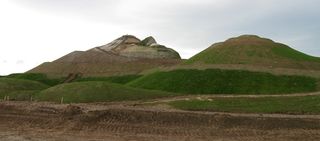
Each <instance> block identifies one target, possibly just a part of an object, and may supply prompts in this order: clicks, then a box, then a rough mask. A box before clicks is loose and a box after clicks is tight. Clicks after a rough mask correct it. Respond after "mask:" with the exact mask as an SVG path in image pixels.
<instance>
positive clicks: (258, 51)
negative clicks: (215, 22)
mask: <svg viewBox="0 0 320 141" xmlns="http://www.w3.org/2000/svg"><path fill="white" fill-rule="evenodd" d="M185 64H247V65H253V66H265V67H272V68H294V69H316V70H320V58H319V57H313V56H310V55H307V54H304V53H302V52H299V51H297V50H294V49H292V48H290V47H289V46H287V45H284V44H281V43H276V42H274V41H272V40H270V39H265V38H260V37H258V36H254V35H243V36H240V37H237V38H231V39H229V40H226V41H225V42H221V43H216V44H213V45H212V46H210V47H209V48H207V49H206V50H204V51H202V52H200V53H199V54H197V55H195V56H193V57H192V58H190V59H189V60H187V61H186V62H185Z"/></svg>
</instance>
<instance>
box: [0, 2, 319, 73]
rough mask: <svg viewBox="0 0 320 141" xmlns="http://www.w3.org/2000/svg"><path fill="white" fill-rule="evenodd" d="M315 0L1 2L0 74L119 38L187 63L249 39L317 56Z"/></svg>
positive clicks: (317, 20)
mask: <svg viewBox="0 0 320 141" xmlns="http://www.w3.org/2000/svg"><path fill="white" fill-rule="evenodd" d="M319 5H320V1H319V0H0V18H1V19H0V75H5V74H10V73H17V72H25V71H27V70H29V69H31V68H33V67H35V66H37V65H39V64H41V63H42V62H48V61H53V60H55V59H57V58H59V57H61V56H62V55H65V54H67V53H69V52H72V51H74V50H87V49H90V48H92V47H95V46H99V45H103V44H106V43H108V42H110V41H112V40H114V39H116V38H118V37H120V36H121V35H124V34H132V35H135V36H137V37H138V38H140V39H143V38H145V37H147V36H149V35H152V36H154V37H155V38H156V40H157V41H158V42H159V43H161V44H164V45H166V46H168V47H171V48H173V49H175V50H177V51H178V52H179V53H180V54H181V56H182V57H183V58H189V57H191V56H193V55H194V54H196V53H198V52H200V51H202V50H203V49H205V48H207V47H208V46H210V45H211V44H213V43H215V42H220V41H224V40H226V39H227V38H230V37H234V36H239V35H242V34H255V35H259V36H262V37H267V38H271V39H273V40H275V41H277V42H282V43H285V44H287V45H290V46H291V47H292V48H295V49H297V50H299V51H302V52H304V53H307V54H310V55H313V56H320V47H319V46H318V44H320V8H319Z"/></svg>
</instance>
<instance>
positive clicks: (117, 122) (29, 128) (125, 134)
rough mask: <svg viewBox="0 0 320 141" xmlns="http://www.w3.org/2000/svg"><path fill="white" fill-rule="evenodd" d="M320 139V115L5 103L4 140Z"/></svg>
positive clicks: (1, 105)
mask: <svg viewBox="0 0 320 141" xmlns="http://www.w3.org/2000/svg"><path fill="white" fill-rule="evenodd" d="M75 140H77V141H87V140H90V141H127V140H132V141H150V140H153V141H161V140H173V141H175V140H186V141H197V140H198V141H202V140H208V141H209V140H210V141H212V140H217V141H238V140H240V141H248V140H254V141H256V140H258V141H259V140H261V141H262V140H266V141H267V140H279V141H292V140H297V141H301V140H308V141H312V140H314V141H318V140H320V116H317V115H314V116H305V115H272V114H271V115H270V114H269V115H261V114H260V115H259V114H234V113H233V114H231V113H213V112H186V111H180V110H175V109H172V108H170V107H167V106H163V105H152V106H145V105H140V104H137V103H109V104H103V103H102V104H101V103H100V104H75V105H68V104H53V103H30V102H0V141H75Z"/></svg>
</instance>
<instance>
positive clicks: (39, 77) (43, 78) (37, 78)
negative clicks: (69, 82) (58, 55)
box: [5, 73, 63, 86]
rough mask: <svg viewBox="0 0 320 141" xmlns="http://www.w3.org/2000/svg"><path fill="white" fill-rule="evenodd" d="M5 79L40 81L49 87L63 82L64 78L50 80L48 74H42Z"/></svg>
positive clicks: (11, 76)
mask: <svg viewBox="0 0 320 141" xmlns="http://www.w3.org/2000/svg"><path fill="white" fill-rule="evenodd" d="M5 77H6V78H14V79H26V80H32V81H38V82H41V83H43V84H46V85H49V86H54V85H57V84H60V83H61V82H63V78H49V77H48V76H47V75H46V74H42V73H16V74H10V75H8V76H5Z"/></svg>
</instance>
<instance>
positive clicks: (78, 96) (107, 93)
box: [35, 81, 177, 103]
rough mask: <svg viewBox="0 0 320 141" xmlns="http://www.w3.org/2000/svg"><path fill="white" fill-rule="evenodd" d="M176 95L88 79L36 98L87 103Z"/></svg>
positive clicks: (53, 88) (44, 93) (43, 92)
mask: <svg viewBox="0 0 320 141" xmlns="http://www.w3.org/2000/svg"><path fill="white" fill-rule="evenodd" d="M174 95H177V94H173V93H167V92H160V91H151V90H143V89H137V88H131V87H127V86H123V85H119V84H112V83H108V82H102V81H88V82H74V83H68V84H61V85H57V86H54V87H51V88H49V89H46V90H43V91H41V92H40V93H38V94H37V95H36V97H35V98H36V99H38V100H40V101H54V102H59V101H60V100H61V99H62V98H63V100H64V102H65V103H87V102H110V101H129V100H144V99H152V98H159V97H167V96H174Z"/></svg>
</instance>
